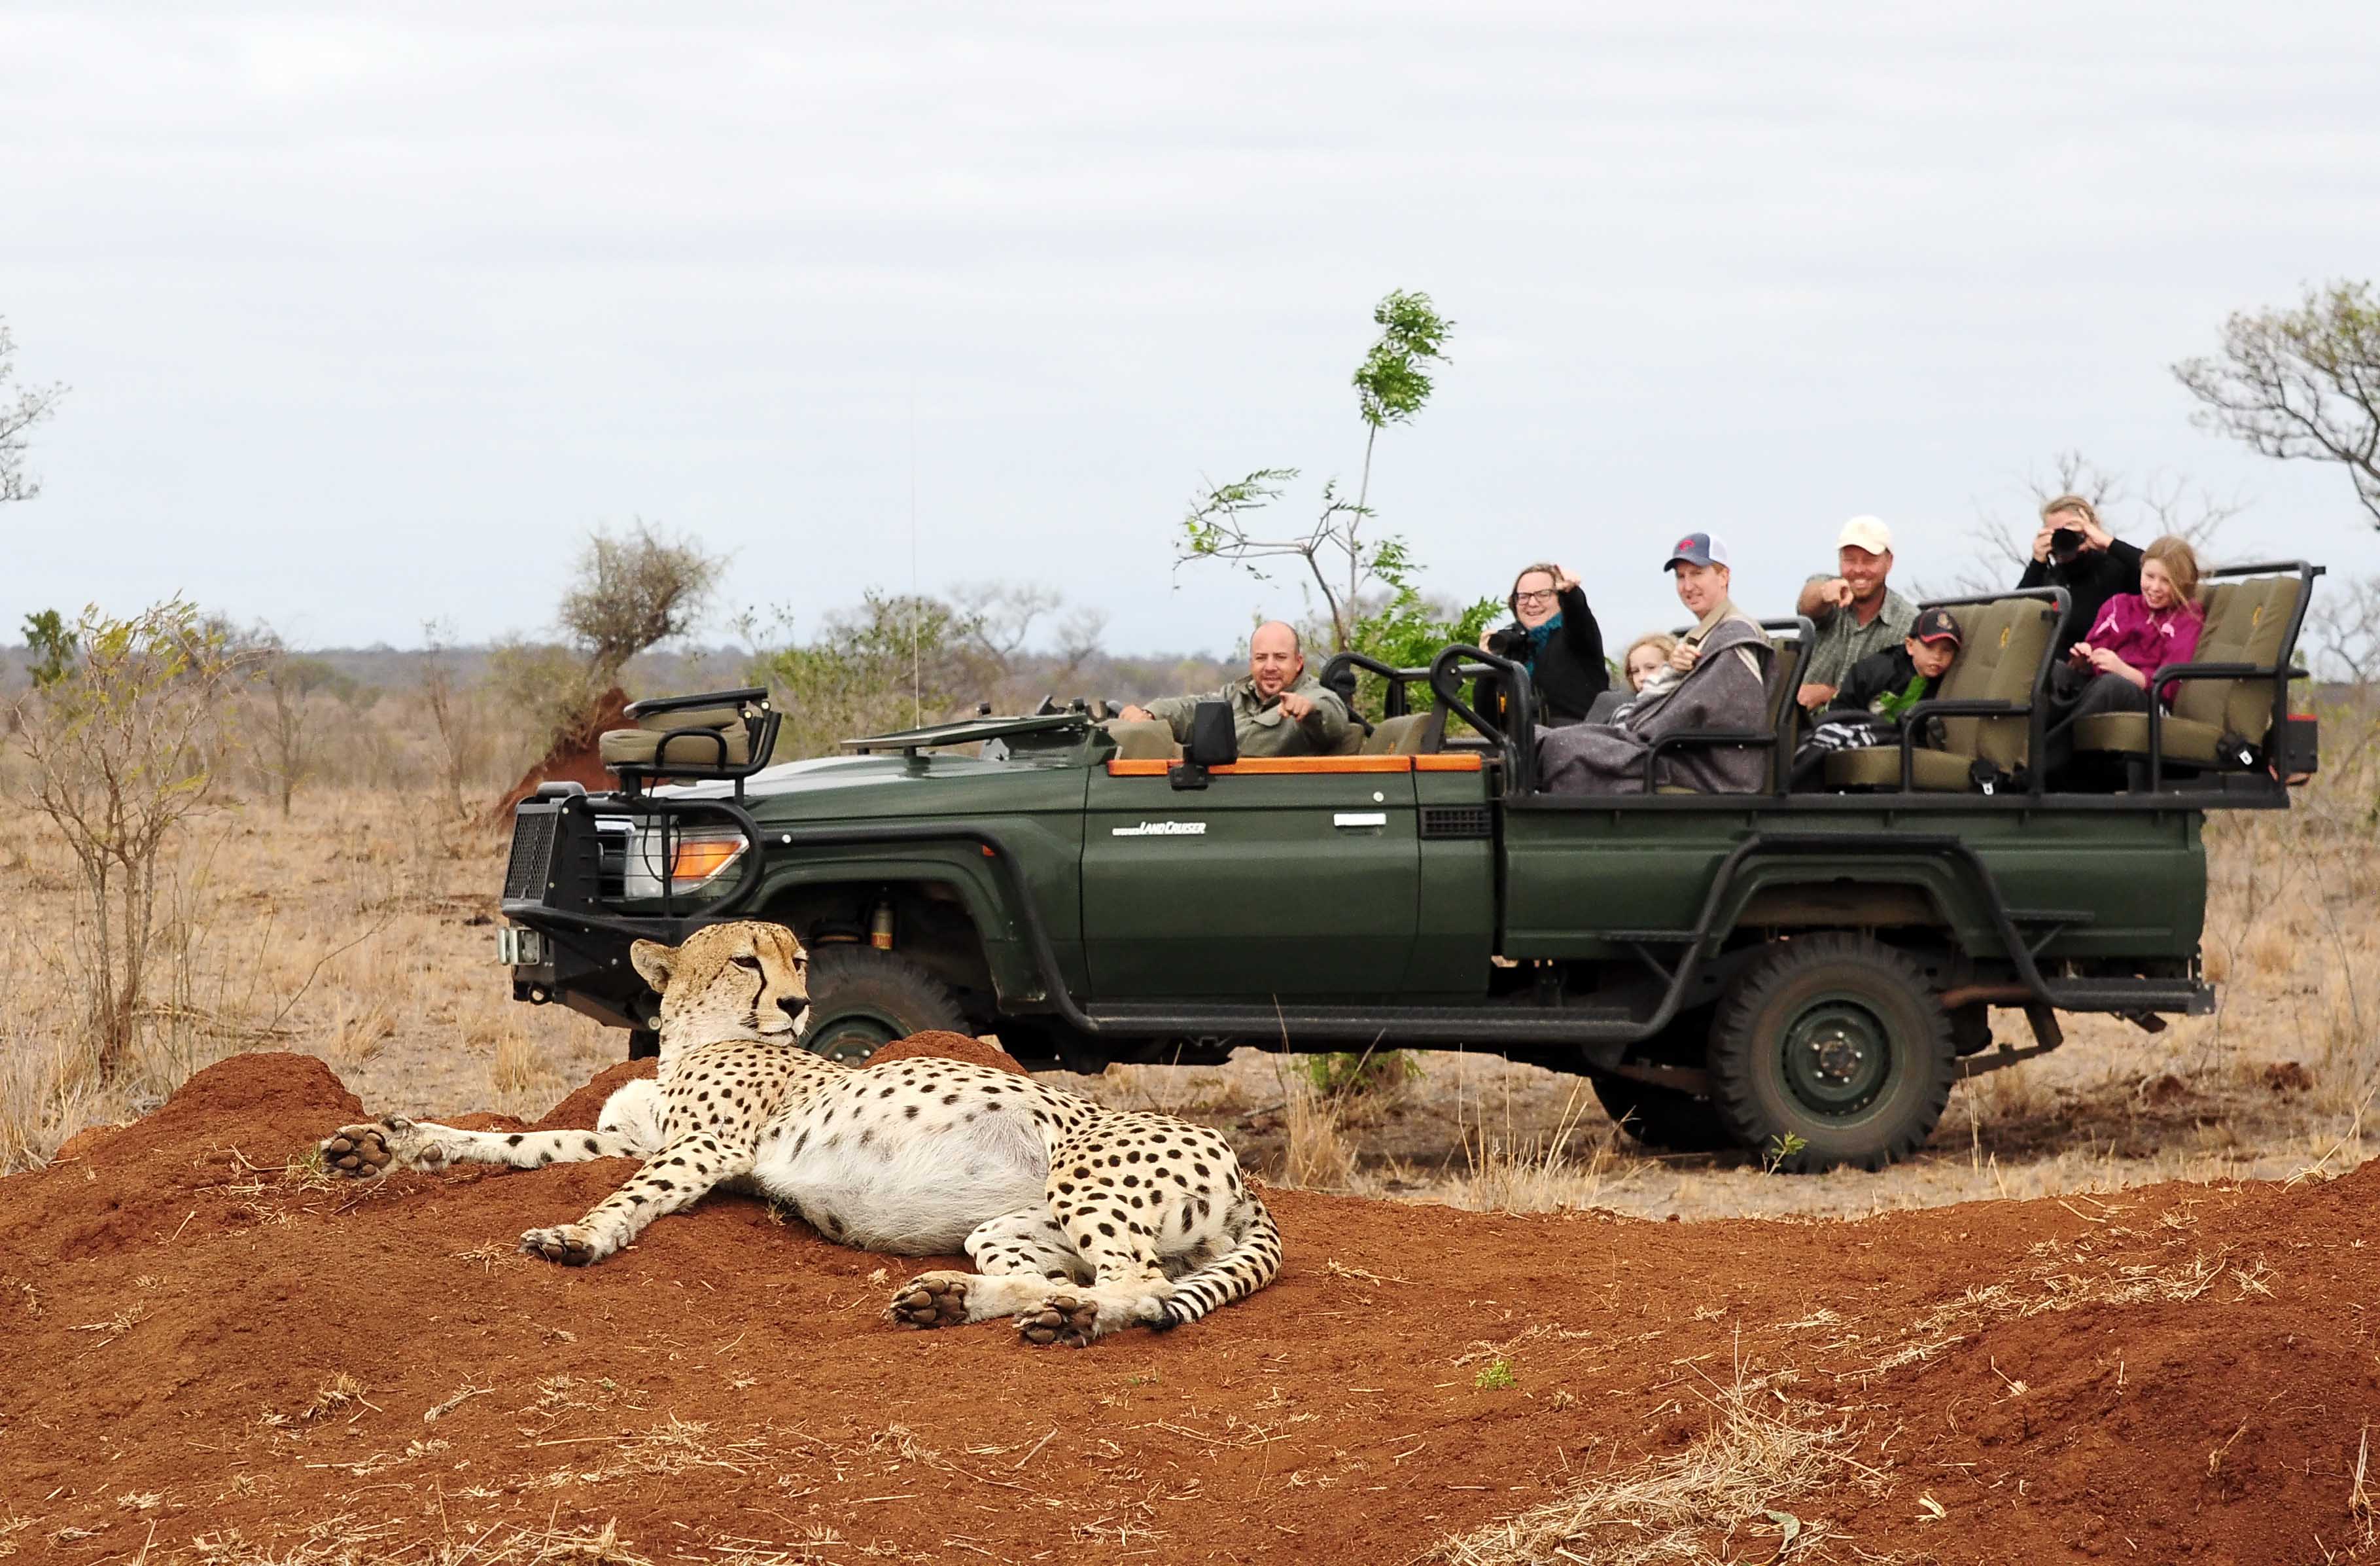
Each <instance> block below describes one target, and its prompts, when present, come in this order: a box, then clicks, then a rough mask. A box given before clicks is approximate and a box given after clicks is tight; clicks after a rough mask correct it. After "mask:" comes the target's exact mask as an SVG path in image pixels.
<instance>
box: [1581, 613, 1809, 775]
mask: <svg viewBox="0 0 2380 1566" xmlns="http://www.w3.org/2000/svg"><path fill="white" fill-rule="evenodd" d="M1773 651H1774V650H1773V649H1772V648H1771V647H1770V646H1769V644H1768V638H1767V635H1766V634H1764V633H1763V632H1762V630H1761V629H1760V627H1759V626H1758V625H1756V624H1755V623H1754V622H1753V621H1752V620H1750V619H1748V618H1743V617H1741V616H1737V615H1729V616H1727V617H1725V618H1721V619H1720V620H1718V623H1716V624H1715V625H1713V626H1712V627H1711V628H1710V630H1708V631H1706V632H1705V633H1704V635H1703V640H1702V659H1701V661H1700V662H1698V663H1696V664H1695V665H1694V668H1693V669H1692V670H1691V671H1690V672H1688V673H1687V674H1686V675H1684V676H1683V677H1682V678H1681V679H1679V680H1678V682H1677V683H1676V684H1674V685H1670V686H1668V687H1666V688H1664V689H1658V690H1657V689H1652V688H1648V689H1647V690H1646V691H1645V694H1644V695H1643V696H1641V697H1639V698H1638V699H1637V700H1636V702H1635V703H1633V704H1632V705H1630V706H1629V707H1627V708H1625V709H1624V710H1622V711H1621V713H1620V714H1619V715H1618V716H1617V717H1616V718H1615V719H1614V720H1613V721H1611V722H1609V723H1581V724H1573V725H1572V726H1571V727H1569V728H1540V729H1538V730H1537V787H1538V788H1540V789H1545V790H1547V791H1548V792H1549V793H1562V794H1638V793H1644V792H1645V791H1646V789H1645V754H1646V752H1649V751H1651V750H1652V748H1653V742H1654V741H1655V740H1658V739H1660V738H1661V737H1662V736H1663V735H1665V734H1679V733H1695V732H1734V733H1739V734H1751V733H1767V730H1768V664H1769V659H1770V657H1771V655H1772V654H1773ZM1769 765H1770V764H1769V752H1767V751H1766V750H1755V749H1753V748H1752V747H1750V746H1745V745H1695V746H1689V747H1687V748H1684V749H1682V750H1671V751H1667V752H1663V753H1662V756H1661V760H1660V763H1659V765H1658V766H1657V767H1656V769H1655V776H1654V778H1653V782H1654V785H1655V786H1656V787H1658V786H1660V785H1662V784H1680V785H1683V786H1684V787H1686V788H1689V789H1694V790H1695V791H1696V792H1697V793H1709V794H1748V793H1755V792H1757V791H1758V790H1760V789H1765V788H1767V786H1768V768H1769Z"/></svg>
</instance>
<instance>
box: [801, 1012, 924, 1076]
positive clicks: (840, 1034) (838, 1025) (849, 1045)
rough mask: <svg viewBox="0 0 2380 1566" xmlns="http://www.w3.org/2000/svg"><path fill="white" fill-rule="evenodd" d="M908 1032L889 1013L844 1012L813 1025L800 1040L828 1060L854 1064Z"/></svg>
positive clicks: (847, 1064) (905, 1036)
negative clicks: (822, 1022)
mask: <svg viewBox="0 0 2380 1566" xmlns="http://www.w3.org/2000/svg"><path fill="white" fill-rule="evenodd" d="M908 1036H909V1034H908V1033H907V1031H906V1030H905V1029H904V1028H903V1027H902V1026H901V1025H900V1024H899V1023H898V1022H894V1021H892V1019H891V1018H889V1017H881V1016H878V1015H876V1014H874V1013H872V1012H864V1011H863V1012H844V1013H843V1014H842V1015H840V1016H836V1017H833V1018H830V1019H829V1020H828V1021H827V1022H826V1024H825V1025H824V1026H823V1027H819V1028H813V1029H812V1030H811V1031H810V1034H809V1036H808V1037H807V1038H806V1039H804V1040H803V1041H802V1042H803V1043H804V1044H805V1045H807V1046H808V1047H809V1048H811V1049H812V1050H815V1051H816V1052H817V1053H819V1054H820V1055H823V1056H825V1057H826V1058H828V1059H830V1060H840V1061H842V1062H843V1063H844V1065H846V1066H856V1065H858V1064H860V1063H861V1062H862V1061H864V1060H866V1059H867V1058H868V1057H869V1056H871V1055H873V1054H875V1053H876V1052H877V1051H878V1050H880V1049H881V1048H883V1047H884V1046H886V1045H888V1044H891V1043H892V1042H893V1041H894V1040H896V1039H904V1038H907V1037H908Z"/></svg>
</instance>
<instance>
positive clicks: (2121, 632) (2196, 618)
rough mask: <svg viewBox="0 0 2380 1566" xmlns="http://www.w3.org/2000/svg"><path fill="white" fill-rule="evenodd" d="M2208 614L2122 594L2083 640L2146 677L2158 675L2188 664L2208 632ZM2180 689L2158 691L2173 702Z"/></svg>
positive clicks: (2196, 607) (2191, 607) (2103, 610)
mask: <svg viewBox="0 0 2380 1566" xmlns="http://www.w3.org/2000/svg"><path fill="white" fill-rule="evenodd" d="M2205 626H2206V611H2205V609H2204V608H2203V607H2202V606H2199V605H2196V604H2177V605H2175V606H2173V607H2172V608H2169V609H2152V608H2150V607H2149V605H2148V600H2147V599H2145V598H2143V597H2142V596H2141V595H2140V594H2139V593H2119V595H2117V596H2116V597H2113V598H2110V599H2108V600H2107V603H2106V604H2105V605H2103V606H2100V609H2099V615H2098V618H2096V619H2095V620H2093V621H2092V622H2091V629H2090V630H2087V631H2085V632H2083V636H2082V640H2083V641H2084V642H2089V643H2090V644H2091V645H2092V646H2094V647H2105V648H2106V649H2107V651H2109V652H2110V653H2113V654H2115V655H2116V656H2118V657H2119V658H2121V659H2123V660H2124V662H2126V663H2128V664H2130V665H2131V666H2132V667H2134V668H2136V669H2138V670H2140V671H2141V672H2142V673H2143V674H2154V673H2155V672H2156V671H2157V670H2158V669H2161V668H2164V667H2167V666H2168V665H2169V664H2186V663H2188V662H2190V659H2191V655H2192V654H2193V653H2195V652H2197V651H2198V633H2199V632H2200V631H2201V630H2204V629H2205ZM2177 689H2179V687H2178V686H2176V685H2168V686H2167V687H2166V688H2165V689H2164V690H2162V691H2158V692H2157V699H2158V700H2159V701H2162V702H2165V703H2168V704H2169V703H2171V702H2172V701H2173V693H2174V691H2176V690H2177Z"/></svg>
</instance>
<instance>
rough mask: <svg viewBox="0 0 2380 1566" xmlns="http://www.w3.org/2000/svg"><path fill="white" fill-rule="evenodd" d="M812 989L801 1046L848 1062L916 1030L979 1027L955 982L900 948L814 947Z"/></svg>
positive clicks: (970, 1030)
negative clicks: (955, 991) (950, 982)
mask: <svg viewBox="0 0 2380 1566" xmlns="http://www.w3.org/2000/svg"><path fill="white" fill-rule="evenodd" d="M809 992H810V1017H809V1022H808V1023H807V1026H805V1027H804V1028H803V1029H802V1043H803V1045H804V1046H807V1047H808V1048H810V1049H814V1050H816V1051H817V1052H818V1053H819V1054H820V1055H823V1056H825V1057H826V1058H828V1059H830V1060H840V1061H842V1062H843V1063H844V1065H846V1066H856V1065H858V1064H860V1063H861V1062H863V1061H865V1060H866V1059H867V1058H868V1057H869V1056H871V1055H873V1054H875V1053H876V1052H877V1051H878V1050H879V1049H881V1048H883V1047H884V1046H886V1045H888V1044H892V1043H894V1042H895V1041H897V1040H900V1039H905V1038H907V1037H908V1036H909V1035H910V1034H923V1033H933V1032H937V1031H939V1032H942V1033H953V1034H970V1035H972V1034H974V1032H975V1028H974V1026H973V1025H972V1024H970V1023H969V1022H967V1020H966V1014H965V1012H963V1011H961V1010H960V1009H959V1003H958V1001H957V1000H956V999H955V998H954V997H953V996H952V995H951V992H950V987H949V986H948V985H944V984H943V983H942V982H941V980H940V979H937V978H936V977H934V975H933V974H931V973H928V972H927V971H926V969H925V967H924V966H923V965H922V964H919V963H917V962H913V961H911V960H909V959H908V958H905V957H904V956H902V955H901V954H900V953H898V952H892V951H878V950H877V949H876V948H873V947H864V946H834V947H826V948H817V949H813V950H812V951H811V952H810V968H809Z"/></svg>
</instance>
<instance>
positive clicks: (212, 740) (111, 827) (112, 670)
mask: <svg viewBox="0 0 2380 1566" xmlns="http://www.w3.org/2000/svg"><path fill="white" fill-rule="evenodd" d="M72 631H73V635H74V638H75V642H76V645H77V646H79V648H80V649H81V660H80V662H79V665H78V666H77V667H75V668H74V670H73V671H72V672H71V673H70V674H68V675H67V676H66V677H65V678H62V679H57V680H55V681H53V682H51V683H50V684H48V685H46V686H43V687H42V688H40V689H38V690H36V691H33V692H32V693H31V694H30V695H29V696H28V697H27V698H26V699H25V701H24V703H22V704H21V705H20V707H19V710H18V746H19V748H20V749H21V750H22V752H23V753H24V760H25V763H26V765H25V768H24V777H25V782H24V787H25V789H26V791H27V792H28V794H29V795H30V801H29V802H30V803H31V804H32V805H33V807H34V808H35V809H37V810H38V811H40V812H41V814H43V815H45V816H47V817H48V818H49V821H50V824H51V826H52V827H53V828H54V829H55V831H56V833H57V835H58V837H59V838H61V839H62V840H63V841H64V843H65V844H66V847H67V851H68V852H69V854H70V855H71V856H72V857H73V860H74V863H75V868H76V870H77V872H78V873H79V879H80V881H81V883H82V894H83V899H84V905H83V912H84V915H85V916H84V918H82V919H81V920H79V922H78V934H77V956H78V961H79V967H80V968H81V970H82V973H81V979H82V981H83V989H84V1001H85V1005H86V1008H87V1016H88V1025H89V1039H90V1047H91V1058H92V1061H93V1063H94V1066H95V1068H96V1071H97V1073H98V1075H99V1077H100V1078H101V1079H102V1080H103V1081H107V1080H112V1079H113V1078H115V1076H116V1075H117V1074H118V1073H119V1072H120V1071H122V1070H123V1069H124V1067H125V1065H126V1063H127V1061H128V1058H129V1056H130V1054H131V1050H132V1046H133V1044H134V1041H135V1037H136V1034H137V1032H138V1029H139V1025H140V1018H141V1015H142V1010H143V1007H144V1005H145V1004H146V1000H147V997H148V995H149V993H150V977H151V974H150V970H151V959H152V956H153V955H154V953H155V948H156V946H157V937H158V919H159V912H158V910H159V906H160V900H161V899H160V898H159V895H158V892H159V887H158V874H159V869H160V866H161V864H162V863H164V861H165V859H166V858H167V857H168V855H169V854H170V852H171V851H172V850H173V848H174V846H175V845H176V842H177V841H178V839H179V838H180V836H181V833H182V831H183V829H184V826H185V823H186V822H187V821H188V818H189V817H190V816H191V815H192V814H196V813H197V812H199V811H200V810H202V809H204V808H205V807H206V806H207V805H208V804H209V802H210V801H212V798H213V795H214V792H215V789H216V785H217V782H218V771H217V768H216V766H215V757H216V756H217V755H218V754H220V753H221V752H223V750H224V749H225V735H224V725H223V715H224V713H225V710H226V708H227V706H228V704H229V703H228V702H227V700H226V697H227V696H228V694H229V687H230V686H231V684H232V682H233V681H234V680H235V679H237V677H238V674H239V672H240V667H241V664H242V655H241V654H240V653H239V652H237V650H236V649H235V648H234V646H233V644H232V642H231V639H230V638H229V636H228V635H227V634H226V632H225V628H224V627H223V625H222V623H221V622H220V621H216V620H211V619H209V618H204V617H201V616H200V614H199V612H198V611H197V610H196V609H194V608H193V607H191V606H190V605H188V603H186V602H184V601H182V600H180V599H178V598H177V599H172V600H169V601H168V602H166V603H164V604H160V605H157V606H154V607H152V608H149V609H146V610H143V611H142V612H141V613H140V614H139V615H136V616H134V617H133V618H130V619H118V618H114V617H112V616H109V615H105V614H103V613H101V612H100V611H99V609H97V608H96V607H93V608H88V609H85V610H84V611H83V612H82V615H81V618H79V619H78V620H76V622H75V624H74V626H73V628H72Z"/></svg>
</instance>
